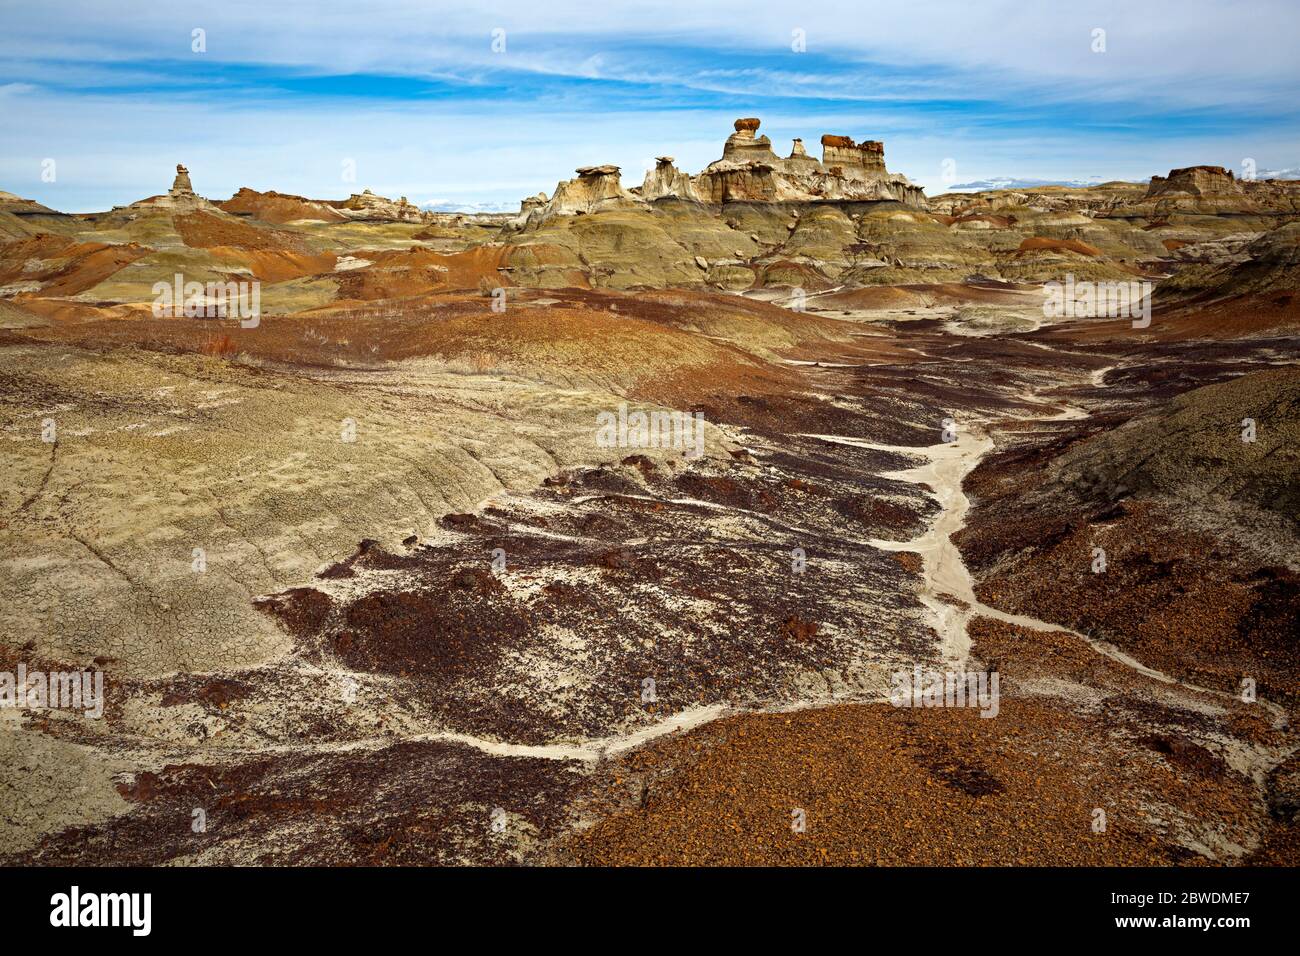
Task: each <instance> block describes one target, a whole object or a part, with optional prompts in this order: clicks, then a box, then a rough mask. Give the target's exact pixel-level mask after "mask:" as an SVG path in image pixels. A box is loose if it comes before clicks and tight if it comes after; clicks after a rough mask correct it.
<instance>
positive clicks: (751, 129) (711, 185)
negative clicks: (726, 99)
mask: <svg viewBox="0 0 1300 956" xmlns="http://www.w3.org/2000/svg"><path fill="white" fill-rule="evenodd" d="M759 126H760V121H759V120H758V119H757V118H755V117H752V116H750V117H743V118H741V119H738V120H736V122H735V131H734V132H733V133H732V134H731V135H730V136H728V137H727V141H726V142H725V143H724V144H723V146H722V158H721V159H718V160H715V161H714V162H712V163H710V164H709V165H708V166H707V167H706V168H705V169H704V171H703V172H701V173H699V174H698V175H696V176H691V175H689V174H687V173H684V172H682V171H681V170H679V169H678V168H677V167H676V166H675V165H673V157H671V156H660V157H658V159H657V160H656V163H655V168H654V169H652V170H650V171H648V172H647V173H646V177H645V181H644V182H643V183H642V184H641V185H640V186H639V187H636V188H635V189H632V190H625V189H624V188H623V186H622V184H621V183H620V181H619V170H618V167H617V166H584V167H582V168H581V169H579V170H578V178H577V179H570V180H567V181H565V182H562V183H560V184H559V185H558V186H556V189H555V195H554V196H553V197H552V198H551V200H550V201H549V202H546V203H544V204H543V205H536V204H534V203H532V201H530V200H525V201H524V203H523V204H522V206H521V209H520V212H519V215H518V216H517V217H516V218H515V220H514V221H513V222H512V223H511V225H512V227H513V228H524V227H526V226H527V225H528V224H530V223H532V224H537V223H539V222H542V221H544V220H546V219H549V218H550V217H552V216H565V215H582V214H586V213H592V212H599V211H602V210H605V209H611V208H617V207H619V206H635V205H636V204H638V203H647V202H653V201H654V200H656V199H666V198H675V199H686V200H691V201H694V202H703V203H710V204H714V205H721V204H722V203H727V202H810V201H813V200H825V201H829V202H879V201H887V200H892V201H895V202H901V203H905V204H906V205H909V206H912V207H915V208H918V209H924V208H926V199H925V191H924V190H923V189H922V188H921V187H920V186H916V185H914V184H913V183H911V182H910V181H909V180H908V179H907V177H906V176H901V175H898V174H897V173H890V172H889V170H888V169H886V168H885V147H884V144H883V143H880V142H878V141H875V140H867V141H864V142H862V143H855V142H854V141H853V140H852V139H850V138H849V137H847V136H832V135H826V136H823V137H822V151H823V152H822V160H821V161H818V160H817V159H814V158H813V157H812V156H809V155H808V152H807V150H806V149H804V145H803V140H801V139H796V140H795V141H794V143H793V145H792V146H791V149H790V155H789V156H787V157H785V158H784V159H783V158H781V157H780V156H777V155H776V153H774V152H773V151H772V141H771V140H769V139H768V138H767V137H766V136H760V135H758V128H759Z"/></svg>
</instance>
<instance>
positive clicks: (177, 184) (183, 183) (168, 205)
mask: <svg viewBox="0 0 1300 956" xmlns="http://www.w3.org/2000/svg"><path fill="white" fill-rule="evenodd" d="M138 207H149V208H152V209H169V210H177V211H179V212H192V211H194V210H196V209H212V208H214V207H213V204H212V203H210V202H208V201H207V200H206V199H204V198H203V197H202V196H200V195H198V194H197V193H195V192H194V186H193V184H191V183H190V171H189V170H188V169H186V168H185V166H184V164H182V163H177V164H176V178H175V179H173V180H172V188H171V189H169V190H168V191H167V192H165V193H163V194H162V195H161V196H150V197H149V198H147V199H141V200H139V201H138V202H133V203H131V204H130V205H129V206H127V207H125V208H127V209H133V208H138ZM114 208H115V209H117V208H122V207H116V206H115V207H114Z"/></svg>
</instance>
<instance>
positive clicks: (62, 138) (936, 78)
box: [0, 0, 1300, 213]
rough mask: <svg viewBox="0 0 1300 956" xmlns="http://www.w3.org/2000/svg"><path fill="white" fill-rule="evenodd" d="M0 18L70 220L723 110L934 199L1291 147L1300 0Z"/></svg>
mask: <svg viewBox="0 0 1300 956" xmlns="http://www.w3.org/2000/svg"><path fill="white" fill-rule="evenodd" d="M1013 14H1014V15H1013ZM2 16H3V20H4V27H5V29H4V30H3V31H0V106H2V107H3V109H4V112H5V115H6V118H7V120H8V123H7V127H8V128H7V137H6V144H5V148H4V149H3V151H0V189H4V190H6V191H8V192H12V193H14V194H16V195H19V196H22V197H24V198H28V199H33V200H35V201H37V202H39V203H42V204H44V205H46V206H49V207H50V208H53V209H59V210H61V211H65V212H72V213H85V212H97V211H103V210H106V209H109V208H112V207H113V206H120V205H127V204H129V203H131V202H135V201H137V200H139V199H141V198H144V197H146V196H149V195H156V194H158V193H159V192H160V191H164V190H165V189H166V187H167V185H168V184H170V182H171V174H172V173H171V171H172V169H173V168H174V166H175V165H176V163H184V164H186V165H187V166H189V167H190V169H191V170H192V171H193V174H194V176H195V188H196V190H197V191H198V192H200V193H201V194H203V195H206V196H210V197H214V198H216V197H225V196H229V195H233V194H234V192H235V191H236V190H237V189H239V188H240V187H244V186H246V187H249V188H253V189H258V190H268V189H274V190H276V191H280V192H288V193H293V194H296V195H303V196H310V197H313V198H328V197H335V196H339V197H345V196H347V195H348V194H350V193H351V192H360V191H362V190H363V189H366V188H369V189H371V190H372V191H373V192H374V193H376V194H377V195H382V196H389V197H392V198H396V197H398V196H402V195H405V196H406V197H407V198H408V199H409V200H410V201H411V202H413V203H415V204H417V205H420V206H428V205H430V204H435V205H444V206H476V205H478V206H484V207H495V208H497V209H505V208H517V204H518V202H519V201H520V200H521V199H523V198H525V197H527V196H530V195H535V194H536V193H537V192H539V191H545V192H547V193H548V194H550V193H551V192H552V191H553V190H554V188H555V184H556V183H557V182H559V181H561V180H564V179H569V178H572V176H573V175H574V172H573V171H574V169H575V168H576V167H578V166H584V165H592V164H599V163H612V164H615V165H618V166H620V167H622V169H623V181H624V183H625V185H628V186H632V185H636V184H638V183H639V182H640V181H641V177H642V174H643V171H644V170H645V169H646V168H648V167H649V166H651V165H652V164H653V160H654V157H655V156H657V155H663V154H670V155H673V156H675V157H676V159H677V165H678V166H679V167H680V168H682V169H684V170H688V171H690V172H692V173H694V172H698V171H700V170H701V169H703V168H704V167H705V166H706V165H707V164H708V163H710V162H712V161H713V160H715V159H717V158H718V157H719V156H720V155H721V150H722V142H723V140H724V139H725V138H726V136H727V135H728V134H729V133H730V132H731V124H732V121H733V120H734V119H735V118H736V117H739V116H758V117H759V118H760V119H761V120H762V121H763V126H762V129H761V130H760V132H761V133H763V134H766V135H768V136H769V137H770V138H771V140H772V143H773V147H774V149H775V150H776V151H777V153H778V154H780V155H785V154H786V153H787V152H788V151H789V143H790V140H791V139H792V138H793V137H801V138H803V139H804V140H805V142H807V143H809V144H814V143H815V142H816V139H817V137H819V136H820V135H821V134H822V133H827V132H831V133H838V134H842V135H847V136H851V137H853V138H854V139H857V140H862V139H878V140H883V141H884V143H885V159H886V163H887V164H888V166H889V169H890V170H891V171H892V172H897V173H901V174H903V175H905V176H907V177H908V178H909V179H911V180H912V181H914V182H916V183H917V184H918V185H920V186H922V187H924V188H925V190H926V192H927V194H929V195H932V196H933V195H938V194H940V193H943V192H946V191H950V190H952V189H953V188H954V185H952V184H967V183H976V182H983V181H990V180H997V179H1017V180H1039V181H1043V182H1061V181H1083V180H1088V179H1093V178H1096V179H1098V180H1101V181H1111V180H1123V181H1129V182H1142V181H1145V180H1146V179H1148V178H1149V177H1150V176H1152V175H1155V174H1162V175H1163V174H1164V173H1166V172H1167V171H1168V170H1169V169H1171V168H1175V167H1180V166H1189V165H1220V166H1224V167H1226V168H1228V169H1232V170H1234V172H1236V174H1237V175H1238V176H1241V175H1242V173H1243V170H1244V169H1245V168H1247V166H1248V164H1254V166H1255V167H1256V168H1258V169H1259V170H1269V169H1272V170H1288V169H1293V168H1295V167H1297V166H1300V104H1297V102H1296V100H1295V97H1294V90H1295V89H1296V88H1298V87H1300V65H1297V63H1296V61H1295V58H1294V56H1293V52H1292V50H1291V48H1290V47H1291V45H1292V39H1291V38H1292V37H1294V36H1295V35H1296V34H1297V33H1300V9H1297V8H1296V7H1295V6H1294V5H1290V4H1286V3H1282V2H1276V0H1263V2H1259V3H1255V4H1252V5H1250V7H1249V9H1248V10H1247V9H1246V8H1243V7H1240V6H1234V7H1228V8H1224V7H1222V6H1220V5H1216V4H1213V3H1210V2H1208V0H1204V2H1192V3H1173V2H1167V0H1160V2H1154V3H1149V4H1143V5H1141V6H1137V5H1132V6H1126V5H1122V4H1116V3H1111V2H1098V0H1093V2H1083V3H1079V4H1074V5H1072V6H1071V7H1070V8H1069V9H1063V10H1056V9H1050V10H1042V11H1039V10H1033V9H1029V10H1026V9H1023V8H1022V7H1021V6H1019V5H1012V4H1009V3H995V4H985V5H982V7H981V8H980V9H971V8H969V7H968V6H967V5H965V4H961V3H957V2H955V0H937V2H931V3H927V4H923V5H921V6H920V7H919V8H916V7H913V8H909V9H908V10H906V11H894V10H873V11H871V14H870V17H868V16H866V15H864V12H863V11H862V10H861V9H860V8H859V7H856V6H855V5H853V4H848V3H835V2H831V3H827V4H823V5H819V6H818V7H817V8H816V9H801V10H795V11H790V10H786V9H780V8H777V9H772V8H769V7H767V6H765V5H762V4H752V3H739V2H732V0H724V2H722V3H718V4H712V5H710V6H709V8H708V9H700V8H699V7H698V6H696V5H690V4H682V3H655V4H650V3H642V2H634V3H625V4H621V5H619V6H618V7H617V8H616V9H597V10H591V9H588V8H587V7H586V6H585V5H582V4H578V3H573V2H557V3H553V4H550V5H548V6H547V7H546V8H545V9H538V8H536V7H533V6H530V5H525V4H522V3H517V2H515V3H510V2H497V3H488V4H486V5H484V6H482V7H481V8H479V9H476V10H473V11H467V10H464V9H459V8H456V7H454V6H450V5H445V4H427V3H417V2H413V0H382V2H379V3H376V4H373V5H372V6H370V7H368V8H367V9H366V11H365V15H364V16H357V15H356V10H355V9H354V8H353V7H351V6H347V7H341V6H339V7H335V6H330V5H325V6H323V7H318V6H316V5H304V4H301V3H288V4H282V5H277V6H274V7H271V6H268V5H265V4H258V3H252V2H248V0H233V2H229V3H222V4H214V3H211V2H206V0H205V2H200V3H197V4H192V5H189V6H188V7H187V8H186V9H184V10H177V9H141V10H140V11H139V12H138V15H133V16H132V18H130V23H129V24H128V23H127V22H125V21H124V20H123V18H121V17H118V16H116V14H115V12H114V11H113V10H111V9H108V8H103V7H101V6H100V5H98V4H94V3H89V2H85V0H73V2H71V3H70V4H68V5H67V9H66V11H65V12H64V13H63V14H62V15H61V16H60V17H59V18H57V22H52V21H54V19H55V18H51V17H49V16H47V15H45V14H44V13H43V11H42V10H41V8H40V7H10V8H9V9H7V10H6V11H5V12H4V13H3V15H2ZM1261 18H1265V19H1266V20H1267V22H1268V23H1269V25H1270V28H1269V29H1268V30H1266V31H1260V30H1259V28H1258V24H1259V22H1260V20H1261ZM393 23H401V24H403V26H404V29H403V30H402V31H399V32H397V33H394V32H393V31H392V29H391V25H392V24H393ZM1206 64H1211V65H1212V68H1209V69H1207V67H1206ZM809 150H810V152H813V151H814V149H813V147H812V146H811V145H810V147H809ZM48 161H53V163H54V167H53V168H55V169H56V170H57V174H56V176H55V178H54V179H53V181H48V178H42V173H43V171H44V170H45V169H47V168H48ZM349 164H350V165H349ZM346 169H354V170H355V180H352V181H349V180H346V179H345V178H344V176H345V173H344V170H346Z"/></svg>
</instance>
